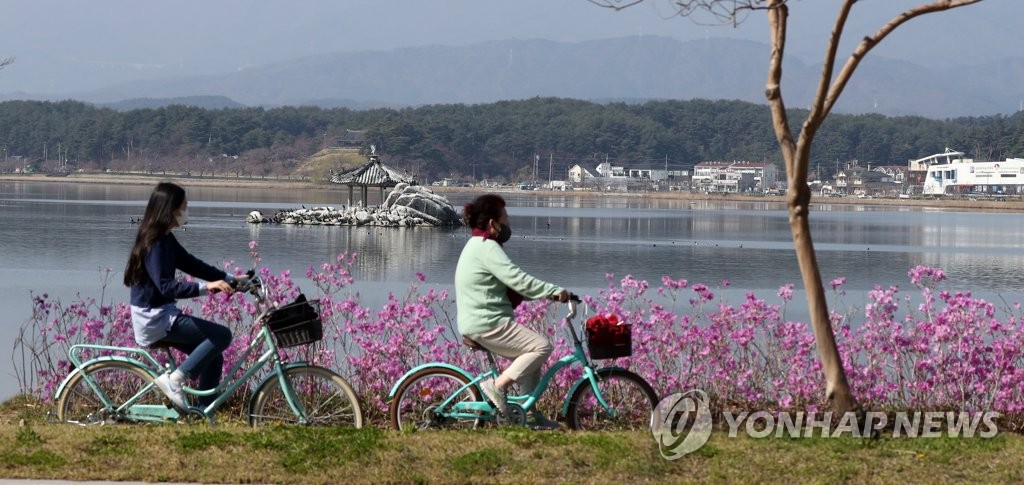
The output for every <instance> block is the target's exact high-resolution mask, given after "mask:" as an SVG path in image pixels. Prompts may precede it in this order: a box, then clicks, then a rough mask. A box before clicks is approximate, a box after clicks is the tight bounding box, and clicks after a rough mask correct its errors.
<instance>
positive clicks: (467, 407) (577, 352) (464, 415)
mask: <svg viewBox="0 0 1024 485" xmlns="http://www.w3.org/2000/svg"><path fill="white" fill-rule="evenodd" d="M575 316H576V302H575V301H570V309H569V314H568V315H566V317H565V324H566V326H567V327H569V332H570V333H571V334H572V339H573V353H572V354H570V355H566V356H565V357H562V358H561V359H558V361H557V362H555V364H554V365H552V366H551V367H550V368H549V369H548V370H547V371H546V372H545V373H544V375H543V376H541V379H540V382H538V383H537V387H536V388H534V389H533V391H532V392H530V393H529V394H524V395H520V396H508V402H509V403H511V404H516V405H518V406H520V407H522V408H523V411H525V412H529V411H530V410H531V409H533V406H534V405H536V404H537V401H538V400H540V397H541V396H543V395H544V392H545V391H547V388H548V384H549V383H550V382H551V380H552V379H553V378H554V377H555V375H556V374H558V373H559V372H560V371H561V370H562V369H565V368H566V367H569V366H571V365H573V364H575V363H581V364H582V365H583V377H581V378H580V379H579V380H577V381H576V383H575V384H574V385H573V386H572V388H570V389H569V393H568V394H566V396H565V401H564V402H563V404H562V414H563V415H565V414H567V412H568V409H569V401H570V399H571V398H572V395H573V393H574V392H575V391H576V389H577V388H579V387H580V386H582V385H584V384H586V383H588V384H590V386H591V387H592V388H593V390H594V396H595V397H596V398H597V400H598V402H599V403H600V404H601V406H602V407H603V408H604V409H605V410H606V411H608V413H609V414H611V415H612V416H615V414H616V410H615V409H613V408H612V407H611V406H609V405H608V402H607V401H605V399H604V396H603V395H602V394H601V388H600V386H598V384H597V370H595V369H594V367H593V365H592V364H591V363H590V360H589V359H588V358H587V354H586V353H585V352H584V351H583V342H582V341H581V340H580V338H579V335H578V334H577V333H576V329H575V328H574V327H573V324H572V319H573V318H574V317H575ZM487 358H488V360H489V361H490V364H491V368H490V369H489V370H487V371H485V372H483V373H481V374H479V375H477V376H473V375H471V374H470V373H468V372H466V371H464V370H463V369H461V368H459V367H457V366H454V365H451V364H447V363H443V362H433V363H429V364H423V365H420V366H417V367H415V368H413V369H411V370H409V371H408V372H406V373H405V375H404V376H402V377H401V378H400V379H399V380H398V382H396V383H395V385H394V386H393V387H392V388H391V392H390V393H389V397H391V398H394V397H395V393H396V392H397V391H398V388H399V387H400V386H401V385H402V383H403V382H404V381H405V380H406V379H407V378H408V377H409V376H411V375H413V374H415V373H416V372H418V371H420V370H422V369H424V368H428V367H445V368H448V369H451V370H454V371H457V372H459V373H461V374H462V375H463V376H465V377H466V379H468V380H469V383H467V384H465V385H463V386H461V387H460V388H458V389H456V390H455V391H454V392H453V393H451V395H449V396H448V397H447V398H446V399H445V400H444V401H442V402H441V403H440V404H439V405H438V406H437V409H442V410H448V409H450V411H440V412H438V414H439V415H441V416H443V417H446V418H451V419H480V418H481V417H484V418H487V419H494V417H495V410H494V408H493V407H492V406H491V405H490V404H489V403H487V402H486V401H460V402H455V403H453V401H455V400H456V399H457V398H458V396H459V395H461V394H462V393H463V392H465V391H466V390H467V389H469V388H470V387H477V386H478V385H479V384H480V382H481V381H483V380H484V379H488V378H491V377H494V378H497V377H498V371H497V368H498V367H497V363H496V362H495V360H494V354H492V353H491V352H489V351H487ZM610 368H611V369H621V368H620V367H610ZM602 369H604V368H602ZM623 370H624V369H623ZM480 413H483V414H484V416H481V414H480Z"/></svg>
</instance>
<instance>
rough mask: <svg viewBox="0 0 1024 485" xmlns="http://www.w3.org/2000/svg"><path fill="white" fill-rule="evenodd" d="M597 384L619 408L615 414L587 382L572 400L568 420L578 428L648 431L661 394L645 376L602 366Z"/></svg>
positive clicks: (604, 396) (611, 403) (612, 403)
mask: <svg viewBox="0 0 1024 485" xmlns="http://www.w3.org/2000/svg"><path fill="white" fill-rule="evenodd" d="M597 385H598V387H599V388H600V389H601V397H602V398H604V401H605V402H606V403H608V406H609V407H610V408H611V409H614V410H615V416H612V415H611V414H609V413H608V410H607V409H605V408H604V406H602V405H601V403H600V402H598V400H597V397H596V396H595V395H594V387H593V386H592V385H591V384H590V383H589V382H584V383H583V384H581V385H580V386H579V387H578V388H576V392H574V393H573V395H572V397H571V398H570V400H569V409H568V414H567V415H566V420H567V421H568V424H569V427H570V428H572V429H577V430H608V431H617V430H618V431H625V430H648V429H650V426H651V413H652V412H653V411H654V407H655V406H657V405H658V395H657V394H656V393H655V392H654V389H653V388H651V385H650V384H648V383H647V381H645V380H644V379H643V378H642V377H640V376H638V375H636V374H634V373H632V372H629V371H627V370H620V369H599V370H598V371H597Z"/></svg>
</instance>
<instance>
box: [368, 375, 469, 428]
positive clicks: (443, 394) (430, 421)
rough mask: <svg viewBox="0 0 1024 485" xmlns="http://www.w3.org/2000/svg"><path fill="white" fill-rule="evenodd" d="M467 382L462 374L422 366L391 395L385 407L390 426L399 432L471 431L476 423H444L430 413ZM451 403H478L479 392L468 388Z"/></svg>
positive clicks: (451, 421) (443, 420)
mask: <svg viewBox="0 0 1024 485" xmlns="http://www.w3.org/2000/svg"><path fill="white" fill-rule="evenodd" d="M469 382H470V380H469V379H468V378H467V377H466V376H465V375H463V374H462V373H460V372H458V371H456V370H452V369H449V368H447V367H426V368H424V369H421V370H419V371H418V372H416V373H415V374H413V375H411V376H409V377H408V378H407V379H406V380H405V382H403V383H402V385H401V386H399V388H398V390H397V391H396V392H395V397H394V399H392V400H391V404H390V406H388V414H389V415H390V416H391V427H392V428H394V429H395V430H398V431H402V430H403V429H431V428H473V427H475V426H476V425H477V422H476V420H469V419H466V420H447V419H441V418H440V417H438V416H437V415H436V414H434V409H435V408H436V406H437V404H438V403H439V402H440V401H444V400H445V399H447V398H448V397H449V396H451V395H452V394H453V393H454V392H455V391H456V390H458V389H459V388H460V387H462V386H464V385H466V384H469ZM463 394H464V396H460V397H459V398H457V399H456V400H455V402H460V401H467V400H470V401H481V400H482V399H481V394H480V389H479V388H478V387H477V386H471V387H468V388H466V390H465V391H463Z"/></svg>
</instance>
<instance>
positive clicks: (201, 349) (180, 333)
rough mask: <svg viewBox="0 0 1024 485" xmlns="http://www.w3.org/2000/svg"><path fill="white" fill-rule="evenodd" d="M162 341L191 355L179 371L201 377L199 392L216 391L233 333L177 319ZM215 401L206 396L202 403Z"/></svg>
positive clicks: (221, 327)
mask: <svg viewBox="0 0 1024 485" xmlns="http://www.w3.org/2000/svg"><path fill="white" fill-rule="evenodd" d="M161 341H162V342H167V343H169V344H171V345H173V346H174V347H175V348H177V349H178V350H181V351H182V352H185V353H187V354H188V358H186V359H185V361H184V362H182V363H181V365H180V366H178V370H180V371H181V372H182V373H184V374H185V375H186V376H188V377H190V378H194V377H199V386H198V388H199V389H213V388H215V387H217V385H218V384H220V378H221V373H222V372H223V370H222V368H223V365H224V356H223V352H224V349H226V348H228V345H231V329H229V328H228V327H225V326H224V325H219V324H216V323H213V322H209V321H206V320H203V319H201V318H197V317H194V316H190V315H178V317H177V318H176V319H175V320H174V325H173V326H171V331H170V332H169V333H168V334H167V336H166V337H164V338H163V339H161ZM213 399H214V396H204V397H203V398H201V399H199V402H200V404H203V405H206V404H209V403H210V402H212V401H213Z"/></svg>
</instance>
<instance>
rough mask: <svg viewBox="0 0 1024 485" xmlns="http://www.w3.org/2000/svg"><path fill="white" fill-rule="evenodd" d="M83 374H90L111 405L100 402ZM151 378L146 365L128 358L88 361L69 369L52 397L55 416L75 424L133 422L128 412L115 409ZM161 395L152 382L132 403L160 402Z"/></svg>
mask: <svg viewBox="0 0 1024 485" xmlns="http://www.w3.org/2000/svg"><path fill="white" fill-rule="evenodd" d="M86 375H88V376H90V377H92V379H93V380H94V381H95V382H96V385H97V386H99V388H100V390H101V391H102V392H103V393H104V394H106V395H107V397H108V398H109V399H110V400H111V402H112V404H113V406H111V407H108V406H106V405H104V403H103V401H102V399H100V398H99V396H97V395H96V393H95V392H94V391H93V389H92V387H90V386H89V384H88V382H86V379H85V376H86ZM154 378H155V376H154V375H153V374H152V373H151V372H150V370H149V369H146V368H145V367H142V366H139V365H138V364H133V363H131V362H123V361H117V360H107V361H99V362H93V363H92V364H88V365H86V366H85V367H83V368H82V369H80V370H78V371H77V372H75V373H73V374H72V375H71V378H70V379H68V382H67V384H66V385H65V386H64V388H63V389H62V390H61V393H60V395H58V396H56V397H55V399H56V402H57V420H58V421H60V422H63V423H78V424H99V423H104V422H106V421H107V420H112V421H114V422H134V421H136V420H135V419H132V418H131V416H130V415H126V414H123V413H118V412H117V411H116V409H117V407H119V406H121V405H122V404H124V403H125V402H127V401H128V399H129V398H131V397H132V396H135V395H136V394H138V393H139V392H140V391H141V390H142V389H143V388H144V387H146V386H148V385H150V383H152V382H153V379H154ZM164 399H165V398H164V395H163V393H161V392H160V389H159V388H157V387H155V386H153V387H152V388H151V390H150V391H149V392H147V393H145V394H144V395H142V396H141V397H140V398H139V399H138V400H137V401H136V404H154V405H157V404H163V403H164Z"/></svg>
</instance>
